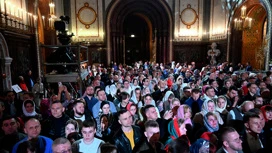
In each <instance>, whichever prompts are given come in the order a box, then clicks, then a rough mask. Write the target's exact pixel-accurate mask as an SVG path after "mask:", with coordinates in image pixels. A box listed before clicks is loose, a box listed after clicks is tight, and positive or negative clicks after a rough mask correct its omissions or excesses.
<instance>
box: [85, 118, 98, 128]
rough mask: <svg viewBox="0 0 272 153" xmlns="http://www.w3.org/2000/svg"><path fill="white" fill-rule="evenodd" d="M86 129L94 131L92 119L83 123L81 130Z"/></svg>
mask: <svg viewBox="0 0 272 153" xmlns="http://www.w3.org/2000/svg"><path fill="white" fill-rule="evenodd" d="M88 127H93V128H95V129H96V123H95V121H94V120H93V119H91V120H85V121H83V123H82V128H88Z"/></svg>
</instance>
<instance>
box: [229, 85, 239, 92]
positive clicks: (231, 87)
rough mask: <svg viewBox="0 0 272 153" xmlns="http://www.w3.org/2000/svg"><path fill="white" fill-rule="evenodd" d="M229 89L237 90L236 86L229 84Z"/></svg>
mask: <svg viewBox="0 0 272 153" xmlns="http://www.w3.org/2000/svg"><path fill="white" fill-rule="evenodd" d="M231 90H235V91H238V89H237V87H235V86H230V87H229V90H228V91H229V92H230V91H231Z"/></svg>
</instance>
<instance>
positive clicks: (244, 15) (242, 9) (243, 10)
mask: <svg viewBox="0 0 272 153" xmlns="http://www.w3.org/2000/svg"><path fill="white" fill-rule="evenodd" d="M245 17H246V7H245V6H243V7H242V8H241V18H242V19H244V18H245Z"/></svg>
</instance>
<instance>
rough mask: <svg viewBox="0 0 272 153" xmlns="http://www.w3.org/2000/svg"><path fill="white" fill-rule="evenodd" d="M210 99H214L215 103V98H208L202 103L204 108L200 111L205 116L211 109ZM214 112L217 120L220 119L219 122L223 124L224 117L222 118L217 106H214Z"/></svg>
mask: <svg viewBox="0 0 272 153" xmlns="http://www.w3.org/2000/svg"><path fill="white" fill-rule="evenodd" d="M210 101H212V102H213V103H214V101H213V100H211V99H207V100H205V101H204V103H203V104H202V109H201V112H200V113H201V114H202V115H203V117H204V116H205V115H206V114H207V113H208V112H209V110H208V103H209V102H210ZM214 105H215V103H214ZM212 113H214V114H215V115H216V117H217V120H218V123H219V124H220V125H223V124H224V121H223V119H222V118H221V116H220V114H219V113H218V112H216V111H215V108H214V111H213V112H212Z"/></svg>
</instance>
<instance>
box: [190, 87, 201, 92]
mask: <svg viewBox="0 0 272 153" xmlns="http://www.w3.org/2000/svg"><path fill="white" fill-rule="evenodd" d="M192 93H200V91H199V89H197V88H194V89H192Z"/></svg>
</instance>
